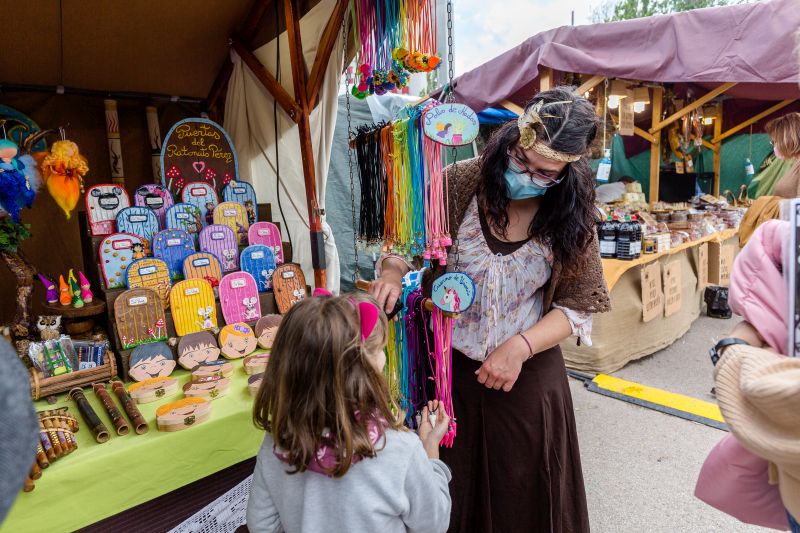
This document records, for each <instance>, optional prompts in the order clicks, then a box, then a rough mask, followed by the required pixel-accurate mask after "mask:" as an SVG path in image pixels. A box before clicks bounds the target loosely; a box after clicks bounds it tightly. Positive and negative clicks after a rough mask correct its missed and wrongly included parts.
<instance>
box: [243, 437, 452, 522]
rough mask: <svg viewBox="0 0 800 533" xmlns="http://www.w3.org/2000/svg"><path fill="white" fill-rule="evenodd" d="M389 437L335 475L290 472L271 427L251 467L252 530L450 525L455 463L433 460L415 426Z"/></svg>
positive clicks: (248, 505)
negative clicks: (452, 466)
mask: <svg viewBox="0 0 800 533" xmlns="http://www.w3.org/2000/svg"><path fill="white" fill-rule="evenodd" d="M385 439H386V446H385V447H384V448H383V449H382V450H379V451H378V454H377V456H376V457H374V458H371V459H362V460H361V461H359V462H358V463H356V464H355V465H353V466H352V467H351V468H350V470H348V472H347V473H346V474H345V475H344V476H343V477H342V478H340V479H332V478H329V477H327V476H324V475H322V474H318V473H316V472H303V473H302V474H299V473H298V474H289V473H287V468H288V465H286V464H285V463H283V462H281V461H280V460H279V459H278V458H277V457H275V454H274V453H273V452H272V446H273V441H272V436H271V435H270V434H269V433H267V435H266V437H265V438H264V443H263V444H262V445H261V450H259V452H258V460H257V462H256V469H255V472H254V473H253V484H252V488H251V489H250V500H249V502H248V504H247V528H248V529H249V530H250V532H251V533H267V532H282V531H286V532H288V533H294V532H307V533H318V532H323V531H324V532H326V533H334V532H338V531H341V532H347V533H351V532H353V533H354V532H379V533H394V532H405V531H411V532H425V533H440V532H443V531H446V530H447V527H448V525H449V523H450V491H449V489H448V486H447V485H448V483H449V482H450V469H449V468H447V466H446V465H445V464H444V463H443V462H441V461H439V460H436V459H428V457H427V455H426V454H425V451H424V449H423V448H422V441H420V440H419V437H417V435H416V434H414V433H412V432H410V431H397V430H388V431H387V433H386V437H385ZM381 444H382V443H381V442H379V443H378V448H380V446H381Z"/></svg>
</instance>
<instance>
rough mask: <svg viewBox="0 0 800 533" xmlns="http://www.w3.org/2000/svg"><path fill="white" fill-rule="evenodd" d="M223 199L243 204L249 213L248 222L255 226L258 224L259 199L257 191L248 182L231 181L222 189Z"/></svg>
mask: <svg viewBox="0 0 800 533" xmlns="http://www.w3.org/2000/svg"><path fill="white" fill-rule="evenodd" d="M222 199H223V200H225V201H226V202H236V203H239V204H242V205H243V206H244V208H245V210H246V211H247V222H248V224H249V225H253V224H255V223H256V222H258V199H257V198H256V190H255V189H254V188H253V186H252V185H250V184H249V183H247V182H246V181H231V182H230V183H229V184H228V185H226V186H225V188H224V189H222Z"/></svg>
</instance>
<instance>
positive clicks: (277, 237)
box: [247, 222, 283, 265]
mask: <svg viewBox="0 0 800 533" xmlns="http://www.w3.org/2000/svg"><path fill="white" fill-rule="evenodd" d="M247 242H248V243H249V244H251V245H252V244H263V245H266V246H269V247H270V248H272V253H273V255H274V256H275V263H276V264H278V265H282V264H283V243H282V242H281V231H280V230H279V229H278V226H276V225H275V224H273V223H272V222H256V223H255V224H252V225H251V226H250V229H248V230H247Z"/></svg>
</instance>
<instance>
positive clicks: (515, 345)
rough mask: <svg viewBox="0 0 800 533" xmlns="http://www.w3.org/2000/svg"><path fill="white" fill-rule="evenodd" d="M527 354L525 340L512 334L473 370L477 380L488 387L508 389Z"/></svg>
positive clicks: (514, 381) (512, 384)
mask: <svg viewBox="0 0 800 533" xmlns="http://www.w3.org/2000/svg"><path fill="white" fill-rule="evenodd" d="M529 354H530V352H529V349H528V346H527V345H526V344H525V342H524V341H523V340H522V339H520V338H519V335H514V336H513V337H511V338H510V339H508V340H507V341H506V342H504V343H503V344H501V345H500V346H499V347H498V348H497V349H496V350H495V351H493V352H492V353H491V354H489V357H487V358H486V360H485V361H484V362H483V364H482V365H481V367H480V368H479V369H478V370H476V371H475V374H476V375H477V376H478V382H479V383H481V384H483V385H485V386H486V388H488V389H495V390H500V389H503V390H504V391H506V392H508V391H510V390H511V388H512V387H513V386H514V383H516V382H517V378H518V377H519V373H520V372H521V371H522V363H524V362H525V360H526V359H527V358H528V355H529Z"/></svg>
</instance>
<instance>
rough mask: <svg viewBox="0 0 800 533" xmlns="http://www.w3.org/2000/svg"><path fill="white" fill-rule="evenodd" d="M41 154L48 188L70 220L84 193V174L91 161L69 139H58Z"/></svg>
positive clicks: (41, 162) (43, 172)
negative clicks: (48, 149) (47, 150)
mask: <svg viewBox="0 0 800 533" xmlns="http://www.w3.org/2000/svg"><path fill="white" fill-rule="evenodd" d="M40 154H41V155H39V154H37V157H40V163H39V164H40V166H41V168H42V174H43V178H44V182H45V184H46V185H47V190H48V192H49V193H50V196H52V197H53V200H55V202H56V203H57V204H58V206H59V207H60V208H61V209H62V210H63V211H64V214H65V215H66V217H67V220H69V219H70V217H71V216H72V211H73V210H74V209H75V206H76V205H77V204H78V200H79V199H80V196H81V194H83V176H85V175H86V173H87V172H89V163H88V162H87V161H86V158H85V157H83V156H82V155H81V154H80V150H79V149H78V145H77V144H75V143H74V142H72V141H69V140H61V141H56V142H54V143H53V145H52V146H51V147H50V152H41V153H40Z"/></svg>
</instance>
